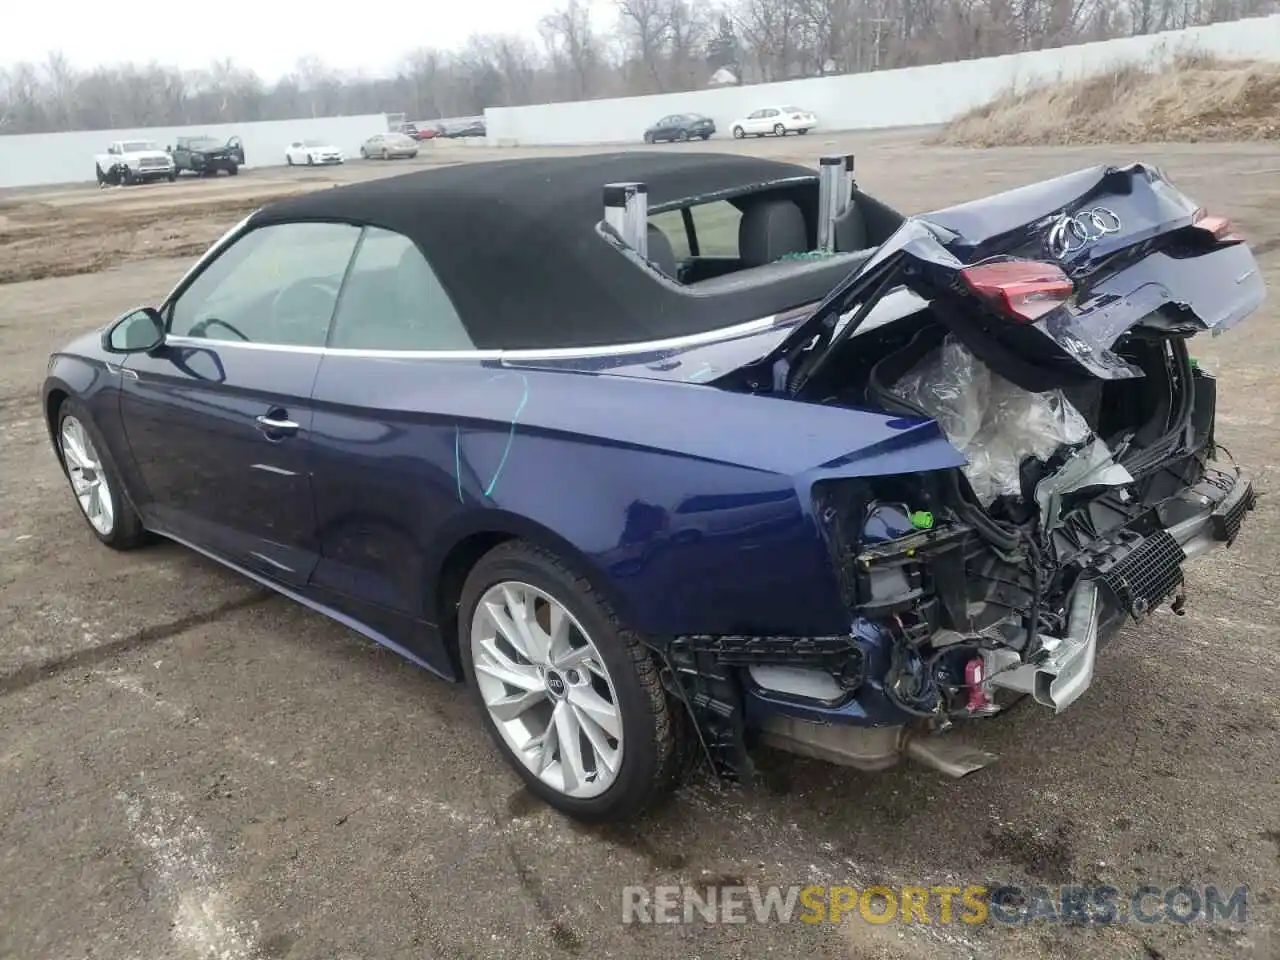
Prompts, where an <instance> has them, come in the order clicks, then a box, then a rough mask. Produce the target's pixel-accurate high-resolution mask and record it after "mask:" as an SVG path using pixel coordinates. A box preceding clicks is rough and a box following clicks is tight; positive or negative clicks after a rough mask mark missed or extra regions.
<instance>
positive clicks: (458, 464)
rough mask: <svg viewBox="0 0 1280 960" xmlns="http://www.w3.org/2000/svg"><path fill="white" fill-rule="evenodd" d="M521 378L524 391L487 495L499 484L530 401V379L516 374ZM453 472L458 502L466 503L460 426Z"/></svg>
mask: <svg viewBox="0 0 1280 960" xmlns="http://www.w3.org/2000/svg"><path fill="white" fill-rule="evenodd" d="M515 375H516V376H517V377H519V378H520V383H521V385H522V386H523V388H524V389H523V392H522V393H521V394H520V402H519V403H518V404H517V405H516V409H515V412H514V413H512V414H511V429H510V430H509V431H508V432H507V442H506V445H505V446H503V448H502V456H501V457H500V458H499V460H498V467H497V469H496V470H494V471H493V478H492V479H490V481H489V485H488V486H487V487H485V488H484V495H485V496H486V497H487V496H489V495H491V494H492V493H493V490H494V488H495V487H496V486H497V485H498V477H500V476H501V475H502V468H503V467H505V466H506V465H507V457H508V456H509V455H510V453H511V445H512V443H514V442H515V438H516V424H517V423H518V422H519V420H520V414H521V413H523V412H524V408H525V404H527V403H528V402H529V380H528V378H527V377H526V376H525V375H524V374H523V373H517V374H515ZM507 376H510V374H507V373H500V374H498V375H497V376H496V377H490V378H489V379H488V380H487V381H485V382H486V383H493V382H494V381H495V380H501V379H502V378H503V377H507ZM453 474H454V476H455V477H456V478H457V483H458V502H459V503H466V498H465V496H464V495H463V492H462V430H461V428H459V427H454V428H453Z"/></svg>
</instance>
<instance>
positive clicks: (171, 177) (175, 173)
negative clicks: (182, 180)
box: [169, 171, 178, 183]
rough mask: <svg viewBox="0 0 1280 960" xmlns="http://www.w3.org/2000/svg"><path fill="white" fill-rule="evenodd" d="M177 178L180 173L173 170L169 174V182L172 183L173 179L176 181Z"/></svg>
mask: <svg viewBox="0 0 1280 960" xmlns="http://www.w3.org/2000/svg"><path fill="white" fill-rule="evenodd" d="M177 179H178V174H177V172H176V171H175V172H173V173H171V174H169V182H170V183H173V181H175V180H177Z"/></svg>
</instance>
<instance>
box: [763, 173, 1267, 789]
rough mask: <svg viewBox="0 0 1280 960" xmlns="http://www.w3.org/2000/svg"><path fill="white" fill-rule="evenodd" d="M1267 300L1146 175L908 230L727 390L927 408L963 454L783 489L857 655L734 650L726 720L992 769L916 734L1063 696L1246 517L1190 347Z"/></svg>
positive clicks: (1213, 230)
mask: <svg viewBox="0 0 1280 960" xmlns="http://www.w3.org/2000/svg"><path fill="white" fill-rule="evenodd" d="M1264 295H1265V291H1264V286H1263V282H1262V279H1261V276H1260V274H1259V271H1258V268H1257V264H1256V262H1255V261H1254V258H1253V255H1252V253H1251V252H1250V250H1249V248H1248V246H1247V244H1245V243H1244V242H1243V241H1242V239H1241V238H1240V237H1239V236H1238V235H1237V234H1236V232H1235V231H1234V230H1233V228H1232V226H1231V224H1230V223H1229V222H1228V221H1226V220H1225V219H1223V218H1222V217H1219V216H1215V215H1211V214H1210V213H1208V212H1206V211H1204V210H1202V209H1200V208H1199V207H1198V206H1197V205H1196V204H1194V203H1193V202H1191V201H1190V200H1188V199H1187V198H1186V197H1184V196H1183V195H1182V194H1180V193H1179V192H1178V191H1177V190H1175V189H1174V188H1173V187H1172V186H1171V185H1170V184H1169V182H1168V181H1167V180H1166V179H1165V178H1164V176H1163V175H1162V174H1161V173H1160V172H1159V171H1158V170H1155V169H1153V168H1150V167H1146V166H1142V165H1134V166H1130V167H1125V168H1110V167H1099V168H1093V169H1090V170H1085V171H1081V172H1079V173H1076V174H1072V175H1070V176H1067V177H1063V178H1059V179H1058V180H1053V181H1047V182H1046V183H1042V184H1037V185H1034V186H1033V187H1029V188H1025V189H1023V190H1019V191H1013V192H1011V193H1008V194H1001V195H998V196H996V197H992V198H988V199H986V200H982V201H977V202H975V203H972V204H967V205H964V206H961V207H956V208H951V209H949V210H944V211H939V212H937V213H934V214H928V215H924V216H922V217H918V218H913V219H910V220H908V221H907V222H906V223H905V224H904V225H903V226H902V228H900V229H899V231H898V232H897V233H896V234H895V236H894V237H893V238H892V239H891V240H890V241H889V242H888V243H886V244H884V245H883V246H882V247H881V248H880V250H879V251H877V253H876V254H875V256H874V257H873V258H872V259H871V260H870V261H868V263H867V264H866V265H865V266H864V267H863V268H862V269H860V270H859V271H858V272H857V273H856V274H855V275H853V276H851V277H850V278H849V279H848V280H846V281H845V282H844V283H843V284H841V285H840V287H839V288H838V289H836V290H835V291H833V292H832V293H831V295H830V296H829V297H828V298H827V299H826V300H825V301H824V302H823V304H822V305H821V306H820V307H819V308H818V309H817V310H816V311H815V312H814V313H813V315H812V316H811V317H810V318H809V319H808V320H806V321H805V323H804V324H802V325H801V327H800V328H798V329H797V330H796V332H795V333H794V334H793V335H792V336H791V337H790V338H788V340H787V341H786V342H785V343H784V344H782V345H781V347H780V348H779V349H778V350H776V351H774V353H772V354H771V355H770V356H769V357H768V358H766V359H765V360H764V361H762V362H761V363H760V364H757V365H755V366H753V367H752V368H748V369H746V370H744V371H742V373H743V375H744V380H743V381H742V382H741V383H740V384H739V386H741V387H743V388H752V387H754V388H755V389H757V390H769V391H771V392H785V393H786V394H788V395H790V396H792V397H794V398H795V399H797V400H800V401H807V402H814V403H827V404H835V405H844V406H849V407H856V408H864V409H866V408H871V409H878V410H883V411H887V412H891V413H894V414H898V415H901V416H902V417H904V418H927V419H932V420H936V421H937V423H938V425H939V426H940V427H941V429H942V430H943V432H944V433H945V435H946V437H947V439H948V440H949V441H950V443H951V444H952V445H953V446H954V447H955V448H956V449H957V450H959V451H960V452H961V453H962V454H964V455H965V457H966V458H967V465H966V466H965V467H963V468H959V469H954V470H941V471H930V472H925V473H918V472H915V473H913V472H902V473H887V474H886V473H877V475H875V476H866V475H861V473H860V471H858V470H857V469H856V464H855V465H852V467H851V465H850V464H838V465H831V466H830V467H829V469H826V470H823V471H819V472H817V473H815V474H814V475H813V476H809V477H805V478H803V484H802V486H803V487H804V490H805V493H806V495H807V498H808V501H809V503H810V504H811V505H812V508H813V514H814V519H815V523H816V525H817V526H818V529H819V530H820V531H821V533H822V535H823V537H824V538H825V540H826V542H827V544H828V547H829V550H830V554H831V558H832V563H833V565H834V567H835V569H836V571H837V574H838V579H839V581H840V584H841V590H842V592H843V595H844V599H845V602H846V604H847V606H848V608H849V610H850V612H851V615H852V622H853V630H852V645H853V646H852V649H853V651H854V652H855V653H856V656H853V657H844V658H840V657H828V659H827V661H820V660H815V661H814V662H813V664H811V665H806V664H804V663H802V662H801V661H800V660H798V659H796V658H794V657H793V658H791V659H790V660H788V659H787V658H786V657H783V656H779V657H778V658H776V661H775V662H770V661H769V660H768V659H767V658H757V659H755V660H753V661H751V662H750V664H749V665H748V666H746V679H745V681H744V682H743V684H742V691H743V692H742V710H743V715H744V716H745V718H746V720H747V723H746V727H747V728H754V729H757V730H759V731H761V733H762V734H763V737H764V739H765V740H766V741H768V742H771V743H773V744H774V745H776V746H780V747H783V748H786V749H789V750H793V751H796V752H800V753H804V754H808V755H811V756H817V757H821V758H824V759H827V760H832V761H835V762H838V763H844V764H848V765H852V766H858V767H862V768H868V769H876V768H880V767H884V766H887V765H889V764H891V763H893V762H895V761H896V760H897V759H898V758H899V757H900V756H901V755H903V754H904V753H906V754H910V755H913V756H915V757H917V758H919V759H922V760H925V761H927V762H929V763H931V764H932V765H933V766H935V767H937V768H939V769H942V770H944V771H946V772H948V773H951V774H954V775H963V774H965V773H967V772H970V771H972V770H974V769H977V768H979V767H980V766H982V765H983V764H984V763H986V762H988V761H989V760H990V759H991V758H990V757H989V756H987V755H984V754H974V753H972V752H970V751H965V750H963V749H962V748H959V747H957V746H954V745H953V744H952V743H951V742H950V741H948V740H947V739H946V738H939V737H936V736H934V735H935V734H937V733H940V732H942V731H945V730H946V729H947V728H948V727H950V726H951V725H952V724H954V723H955V722H956V721H957V720H961V719H973V718H985V717H991V716H994V715H996V714H999V713H1000V712H1001V711H1002V710H1004V709H1005V708H1007V707H1008V706H1009V705H1010V704H1011V703H1012V702H1015V701H1016V700H1017V699H1019V698H1020V697H1022V696H1024V695H1030V696H1031V697H1032V698H1034V700H1035V701H1036V702H1037V703H1040V704H1042V705H1044V706H1045V707H1047V708H1049V709H1051V710H1052V711H1054V712H1061V711H1063V710H1065V709H1067V708H1068V707H1070V706H1071V705H1072V704H1073V703H1075V702H1076V701H1077V700H1078V699H1079V698H1080V697H1081V696H1082V694H1084V692H1085V691H1086V690H1087V689H1088V688H1089V686H1090V684H1091V682H1092V680H1093V677H1094V667H1095V658H1096V656H1097V652H1098V649H1099V646H1100V645H1101V644H1103V643H1104V642H1105V641H1106V640H1107V639H1108V638H1109V637H1110V636H1111V635H1112V634H1113V633H1114V631H1115V630H1116V629H1117V628H1118V627H1119V626H1120V625H1121V624H1122V623H1123V622H1125V621H1126V620H1140V619H1141V618H1143V617H1144V616H1146V615H1148V614H1149V613H1151V612H1152V611H1153V610H1155V609H1157V608H1158V607H1160V606H1161V605H1163V604H1165V603H1169V604H1171V605H1172V609H1173V610H1174V612H1175V613H1179V614H1180V613H1182V610H1183V605H1184V603H1185V601H1186V597H1185V592H1184V588H1183V585H1184V566H1185V564H1186V563H1187V562H1188V561H1189V560H1192V559H1194V558H1195V557H1197V556H1199V555H1201V554H1203V553H1205V552H1207V551H1209V550H1212V549H1214V548H1217V547H1225V546H1230V545H1231V544H1232V543H1233V542H1234V540H1235V539H1236V535H1237V533H1238V531H1239V529H1240V526H1241V522H1242V520H1243V519H1244V517H1245V515H1246V514H1247V513H1248V512H1249V511H1250V510H1251V509H1252V507H1253V506H1254V500H1255V494H1254V488H1253V482H1252V480H1251V478H1250V476H1249V474H1248V473H1247V472H1246V471H1244V470H1243V469H1242V468H1241V467H1240V466H1239V465H1237V464H1235V463H1234V462H1232V461H1231V458H1230V457H1229V455H1227V453H1226V451H1225V450H1223V449H1222V448H1221V447H1220V446H1219V445H1218V444H1217V443H1216V441H1215V437H1214V418H1215V410H1216V403H1217V381H1216V379H1215V377H1214V376H1213V375H1211V374H1210V373H1209V372H1207V371H1206V370H1204V369H1203V368H1202V367H1201V366H1200V365H1199V364H1198V363H1197V362H1196V361H1195V359H1194V357H1193V353H1192V344H1193V343H1194V338H1195V337H1196V336H1198V335H1202V334H1204V333H1206V332H1210V333H1213V334H1217V333H1219V332H1221V331H1223V330H1225V329H1227V328H1229V327H1231V326H1233V325H1234V324H1235V323H1237V322H1238V321H1239V320H1241V319H1242V318H1243V317H1245V316H1246V315H1248V314H1249V313H1250V312H1252V311H1253V310H1255V309H1256V308H1257V307H1258V306H1259V305H1260V304H1261V302H1262V300H1263V298H1264ZM850 662H856V665H857V669H856V671H853V670H851V668H850V666H849V664H850ZM744 663H745V661H744Z"/></svg>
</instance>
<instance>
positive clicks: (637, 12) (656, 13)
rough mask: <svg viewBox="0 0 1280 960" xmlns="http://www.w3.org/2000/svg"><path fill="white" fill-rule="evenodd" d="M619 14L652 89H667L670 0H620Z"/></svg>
mask: <svg viewBox="0 0 1280 960" xmlns="http://www.w3.org/2000/svg"><path fill="white" fill-rule="evenodd" d="M617 6H618V16H619V19H620V20H621V21H622V29H623V32H624V34H625V35H626V37H627V40H628V41H629V42H630V44H631V45H632V46H633V47H634V54H635V56H636V57H638V58H639V60H640V65H641V66H642V67H643V69H644V73H645V74H646V75H647V78H648V83H647V84H646V86H651V87H652V89H654V90H656V91H658V92H659V93H661V92H662V91H664V90H666V88H667V84H666V83H665V82H664V77H663V74H664V67H665V65H666V59H667V45H668V41H669V40H670V37H671V6H672V5H671V3H670V2H669V0H617Z"/></svg>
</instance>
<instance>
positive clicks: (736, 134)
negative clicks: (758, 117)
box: [733, 127, 747, 140]
mask: <svg viewBox="0 0 1280 960" xmlns="http://www.w3.org/2000/svg"><path fill="white" fill-rule="evenodd" d="M746 135H747V134H746V131H744V130H743V129H742V128H741V127H734V128H733V139H735V140H741V139H742V138H743V137H745V136H746Z"/></svg>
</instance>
